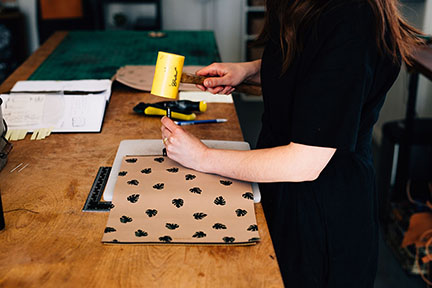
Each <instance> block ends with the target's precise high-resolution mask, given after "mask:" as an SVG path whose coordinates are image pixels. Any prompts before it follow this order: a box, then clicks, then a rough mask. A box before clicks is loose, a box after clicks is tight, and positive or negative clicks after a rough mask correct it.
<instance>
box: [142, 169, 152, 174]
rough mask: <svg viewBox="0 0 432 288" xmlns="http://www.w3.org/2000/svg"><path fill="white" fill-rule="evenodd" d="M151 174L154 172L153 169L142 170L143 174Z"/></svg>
mask: <svg viewBox="0 0 432 288" xmlns="http://www.w3.org/2000/svg"><path fill="white" fill-rule="evenodd" d="M151 172H152V169H151V168H145V169H142V170H141V173H143V174H150V173H151Z"/></svg>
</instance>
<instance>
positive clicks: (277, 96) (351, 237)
mask: <svg viewBox="0 0 432 288" xmlns="http://www.w3.org/2000/svg"><path fill="white" fill-rule="evenodd" d="M339 2H340V3H342V4H341V5H335V6H333V7H332V8H331V9H327V10H326V11H325V12H324V13H323V14H322V15H321V16H320V18H319V19H318V22H317V25H316V26H313V27H312V28H311V29H310V30H309V31H307V32H305V35H302V36H304V42H303V43H304V48H303V50H302V52H301V53H299V54H297V56H296V57H295V59H294V60H293V62H292V63H291V65H290V67H289V69H288V71H286V72H285V73H283V74H282V75H281V63H282V60H281V59H282V56H281V50H280V47H279V40H278V37H279V31H278V29H279V27H278V25H275V27H273V29H272V31H271V33H270V34H271V35H272V40H270V41H268V43H267V46H266V49H265V51H264V54H263V58H262V67H261V81H262V88H263V97H264V107H265V108H264V114H263V125H262V131H261V134H260V137H259V141H258V148H268V147H275V146H280V145H287V144H289V143H290V142H294V143H300V144H305V145H312V146H321V147H334V148H336V149H337V150H336V153H335V154H334V156H333V157H332V159H331V160H330V162H329V163H328V165H327V166H326V168H325V169H324V170H323V171H322V173H321V174H320V176H319V177H318V179H317V180H315V181H309V182H301V183H291V182H283V183H270V184H261V185H260V189H261V192H262V205H263V208H264V211H265V215H266V218H267V222H268V225H269V228H270V233H271V237H272V240H273V244H274V247H275V250H276V255H277V258H278V262H279V266H280V269H281V272H282V275H283V278H284V282H285V285H286V286H287V287H344V288H347V287H373V281H374V278H375V273H376V266H377V252H378V247H377V246H378V245H377V244H378V222H377V195H376V191H375V186H374V185H375V178H374V177H375V172H374V168H373V162H372V156H371V139H372V127H373V125H374V123H375V122H376V120H377V118H378V114H379V110H380V109H381V107H382V104H383V102H384V99H385V96H386V93H387V91H388V90H389V88H390V87H391V85H392V84H393V82H394V81H395V79H396V77H397V75H398V73H399V70H400V65H399V64H397V63H394V62H393V61H392V60H391V59H390V58H389V57H388V56H386V55H382V54H380V53H379V52H378V49H377V47H376V42H375V34H374V33H375V32H374V16H373V13H372V10H371V8H370V7H369V6H368V5H367V4H358V2H359V1H348V0H345V1H339ZM364 2H366V1H364Z"/></svg>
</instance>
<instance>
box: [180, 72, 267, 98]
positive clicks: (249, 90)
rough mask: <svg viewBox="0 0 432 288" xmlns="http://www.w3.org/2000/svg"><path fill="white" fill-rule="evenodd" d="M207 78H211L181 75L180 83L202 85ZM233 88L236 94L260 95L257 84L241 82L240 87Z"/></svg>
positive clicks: (187, 74) (259, 87) (259, 88)
mask: <svg viewBox="0 0 432 288" xmlns="http://www.w3.org/2000/svg"><path fill="white" fill-rule="evenodd" d="M212 77H214V76H212ZM207 78H211V77H204V76H198V75H194V74H189V73H183V74H182V76H181V79H180V82H182V83H189V84H199V85H202V84H203V82H204V80H205V79H207ZM234 88H235V89H236V91H238V92H242V93H246V94H250V95H262V92H261V86H260V85H257V84H253V83H246V82H243V83H241V84H240V85H238V86H235V87H234Z"/></svg>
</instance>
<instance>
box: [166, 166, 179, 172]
mask: <svg viewBox="0 0 432 288" xmlns="http://www.w3.org/2000/svg"><path fill="white" fill-rule="evenodd" d="M166 171H168V172H170V173H177V172H178V171H179V168H176V167H173V168H168V169H166Z"/></svg>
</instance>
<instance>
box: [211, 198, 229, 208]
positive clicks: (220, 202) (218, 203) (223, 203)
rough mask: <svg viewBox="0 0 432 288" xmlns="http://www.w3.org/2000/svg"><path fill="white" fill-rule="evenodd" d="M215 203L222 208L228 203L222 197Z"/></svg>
mask: <svg viewBox="0 0 432 288" xmlns="http://www.w3.org/2000/svg"><path fill="white" fill-rule="evenodd" d="M213 202H214V204H216V205H221V206H223V205H225V204H226V201H225V199H224V198H223V197H222V196H219V197H216V199H215V200H214V201H213Z"/></svg>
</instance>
